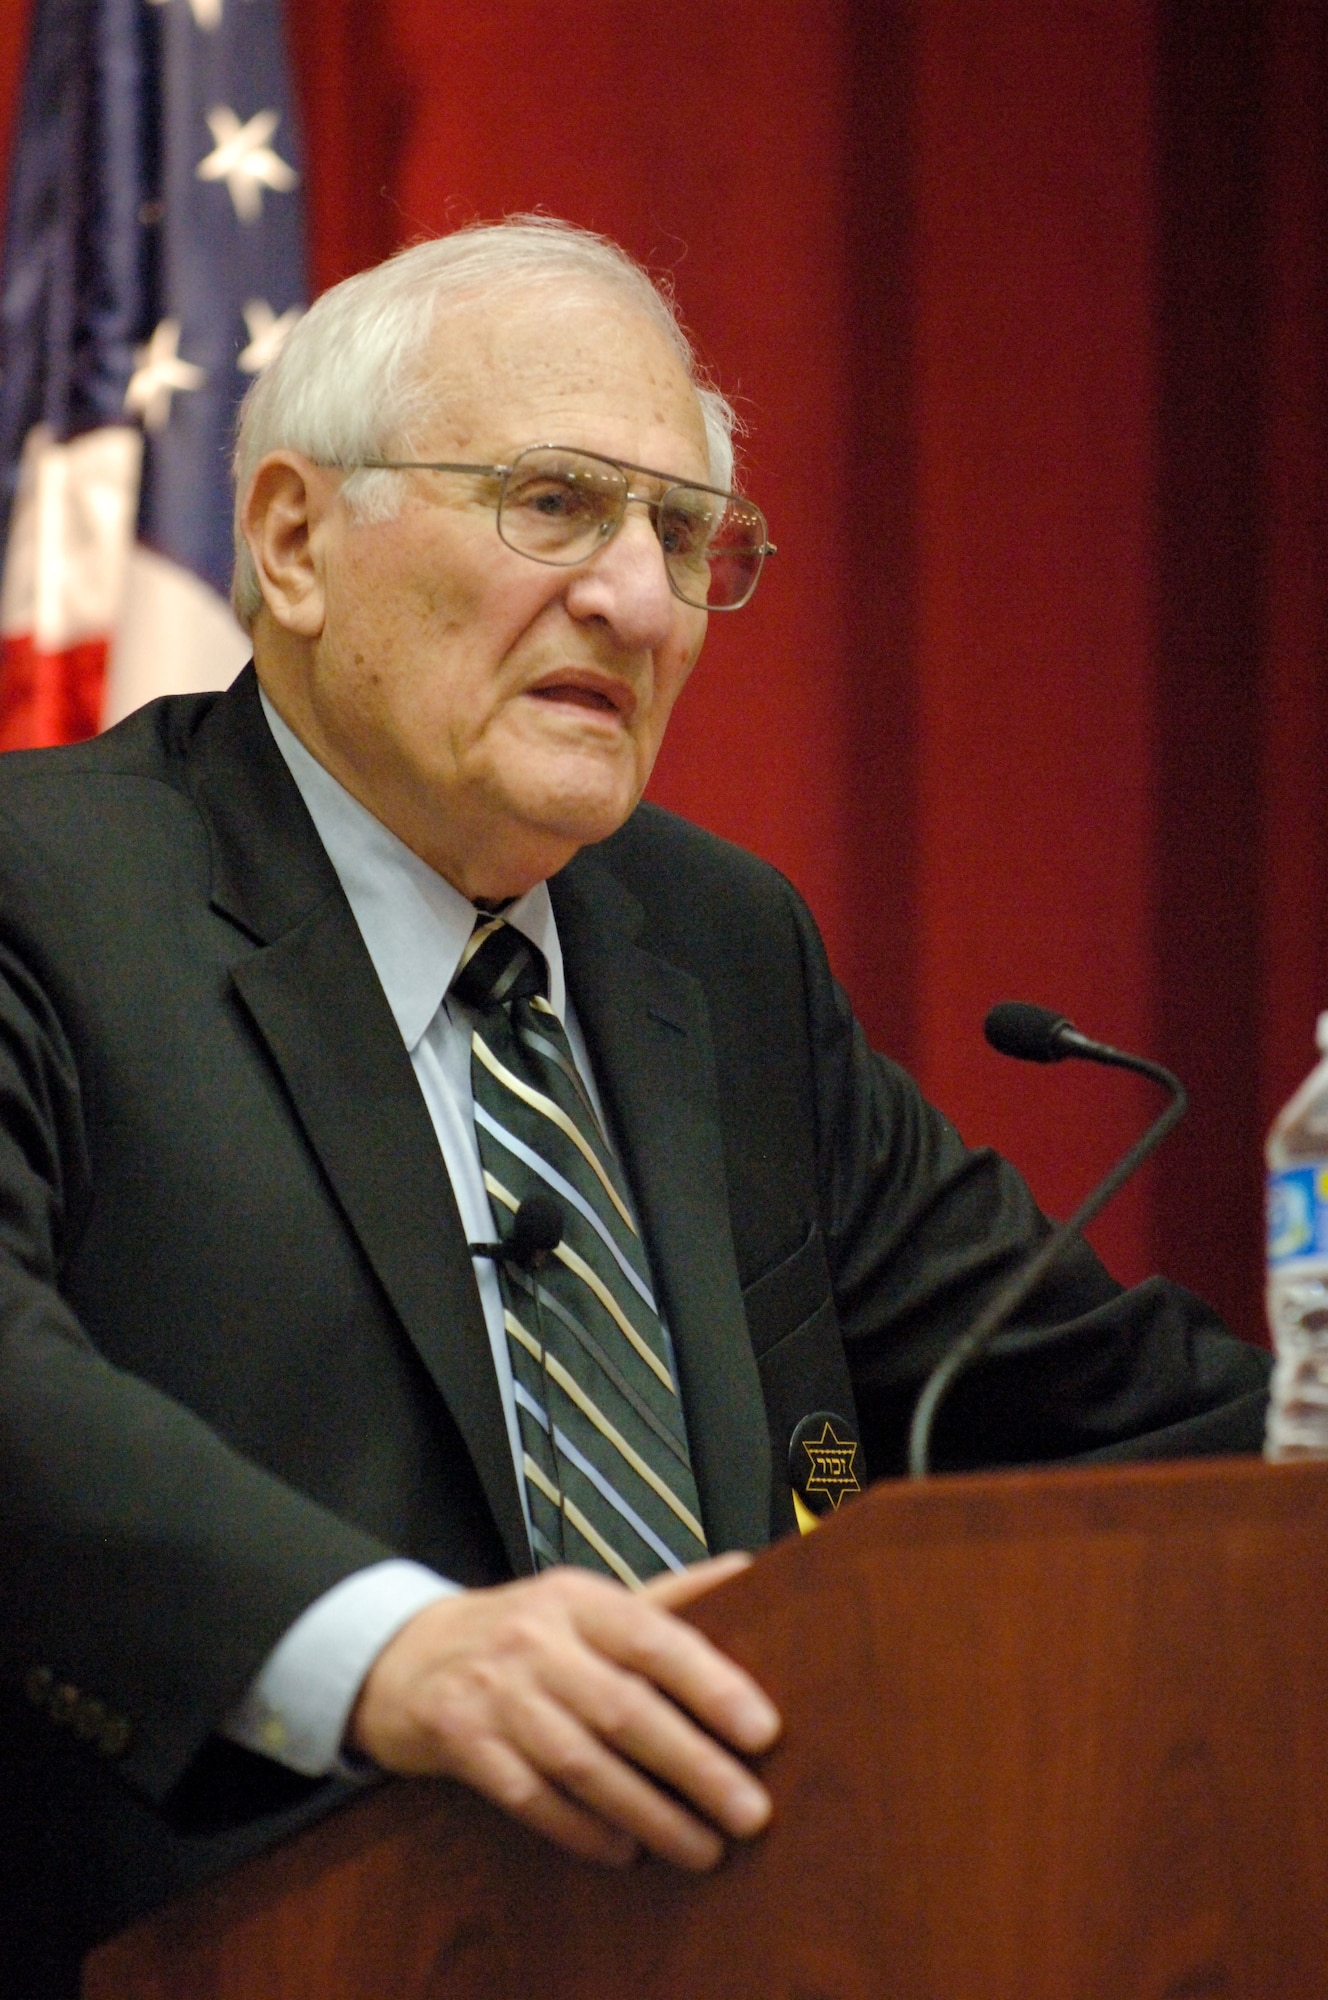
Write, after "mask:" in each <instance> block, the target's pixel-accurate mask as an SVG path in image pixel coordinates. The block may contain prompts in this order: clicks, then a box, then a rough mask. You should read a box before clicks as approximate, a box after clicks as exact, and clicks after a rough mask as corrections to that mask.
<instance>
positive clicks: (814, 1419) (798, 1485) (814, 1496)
mask: <svg viewBox="0 0 1328 2000" xmlns="http://www.w3.org/2000/svg"><path fill="white" fill-rule="evenodd" d="M858 1450H859V1445H858V1439H857V1435H856V1433H855V1431H854V1428H853V1425H852V1424H851V1423H849V1421H848V1419H847V1418H846V1417H841V1416H839V1415H838V1414H837V1412H836V1411H834V1410H813V1412H812V1413H811V1415H810V1416H807V1417H804V1418H803V1419H802V1421H801V1423H799V1424H797V1425H795V1427H794V1431H793V1435H792V1437H791V1438H790V1439H789V1461H788V1469H789V1484H790V1486H791V1487H792V1488H793V1511H794V1513H795V1514H796V1515H797V1519H798V1526H799V1528H800V1529H801V1530H802V1532H803V1534H804V1535H807V1534H810V1533H811V1531H812V1529H813V1528H814V1527H815V1526H816V1524H817V1521H818V1520H819V1519H820V1517H821V1516H822V1515H824V1514H833V1513H835V1512H836V1511H837V1510H838V1508H839V1507H840V1505H841V1504H842V1502H843V1501H845V1500H847V1499H849V1498H850V1497H851V1496H852V1495H853V1494H854V1493H860V1492H861V1491H862V1481H861V1480H860V1479H859V1477H858Z"/></svg>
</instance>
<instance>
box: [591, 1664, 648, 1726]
mask: <svg viewBox="0 0 1328 2000" xmlns="http://www.w3.org/2000/svg"><path fill="white" fill-rule="evenodd" d="M651 1699H652V1695H651V1689H650V1688H649V1687H648V1685H647V1684H646V1682H645V1681H644V1680H642V1679H641V1677H640V1676H639V1675H638V1674H630V1673H620V1674H618V1675H616V1676H615V1678H614V1681H613V1685H612V1686H611V1687H609V1688H607V1689H606V1690H605V1692H604V1694H603V1695H602V1697H601V1699H600V1703H599V1713H598V1722H599V1727H600V1729H601V1731H602V1732H603V1734H604V1735H605V1736H607V1737H610V1738H611V1739H612V1740H613V1741H614V1742H615V1743H617V1742H621V1741H622V1740H623V1739H624V1738H625V1737H628V1736H633V1735H635V1734H636V1733H637V1732H638V1731H639V1730H640V1729H641V1727H642V1725H643V1724H644V1723H645V1721H646V1719H647V1716H648V1713H649V1710H650V1706H651Z"/></svg>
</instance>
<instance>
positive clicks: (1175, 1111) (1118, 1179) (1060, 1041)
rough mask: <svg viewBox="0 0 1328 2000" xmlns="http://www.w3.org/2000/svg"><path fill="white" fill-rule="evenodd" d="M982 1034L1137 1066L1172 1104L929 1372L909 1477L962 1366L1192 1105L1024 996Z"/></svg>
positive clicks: (1154, 1071)
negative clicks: (1163, 1091)
mask: <svg viewBox="0 0 1328 2000" xmlns="http://www.w3.org/2000/svg"><path fill="white" fill-rule="evenodd" d="M983 1032H984V1033H985V1035H986V1037H987V1040H988V1041H989V1042H990V1043H991V1046H992V1047H993V1048H994V1049H996V1050H998V1051H999V1052H1000V1054H1001V1055H1006V1056H1014V1057H1016V1058H1018V1060H1020V1061H1022V1062H1040V1063H1051V1062H1063V1061H1064V1060H1065V1058H1066V1057H1067V1056H1079V1057H1083V1058H1085V1059H1086V1060H1087V1061H1089V1062H1097V1063H1106V1064H1108V1065H1109V1066H1110V1067H1111V1068H1112V1069H1131V1070H1134V1071H1136V1072H1137V1074H1138V1075H1140V1076H1146V1077H1149V1078H1151V1079H1152V1081H1153V1082H1154V1083H1160V1084H1161V1086H1162V1088H1163V1089H1164V1090H1165V1091H1166V1092H1167V1093H1168V1094H1169V1096H1170V1099H1171V1101H1170V1103H1169V1104H1168V1105H1167V1107H1166V1109H1165V1110H1164V1111H1163V1113H1162V1115H1161V1117H1160V1118H1157V1119H1155V1120H1154V1122H1153V1123H1152V1124H1151V1125H1150V1126H1149V1128H1148V1130H1147V1131H1146V1132H1145V1133H1144V1135H1143V1137H1142V1138H1141V1139H1138V1140H1136V1141H1135V1143H1134V1145H1133V1146H1131V1148H1130V1150H1129V1152H1128V1153H1126V1154H1124V1156H1123V1157H1122V1158H1121V1159H1119V1160H1118V1161H1117V1162H1116V1164H1115V1166H1114V1167H1113V1168H1112V1169H1111V1171H1110V1173H1108V1174H1107V1175H1106V1176H1105V1177H1104V1178H1103V1179H1102V1180H1101V1181H1099V1183H1098V1185H1097V1186H1096V1187H1095V1188H1094V1189H1093V1192H1092V1193H1091V1194H1090V1195H1089V1196H1088V1198H1087V1200H1086V1201H1084V1202H1081V1203H1080V1205H1079V1207H1078V1208H1077V1209H1076V1210H1075V1212H1074V1214H1073V1215H1072V1216H1071V1217H1070V1218H1069V1220H1068V1221H1067V1222H1061V1223H1058V1224H1057V1225H1056V1227H1055V1228H1054V1229H1053V1230H1052V1231H1051V1233H1050V1235H1049V1236H1046V1237H1044V1238H1043V1240H1042V1242H1041V1243H1040V1244H1039V1245H1038V1247H1037V1249H1036V1250H1035V1251H1034V1252H1033V1254H1032V1256H1031V1257H1029V1258H1028V1260H1027V1262H1026V1263H1024V1264H1021V1265H1020V1267H1019V1269H1018V1270H1017V1271H1016V1272H1015V1274H1014V1276H1013V1278H1011V1280H1010V1282H1009V1283H1008V1284H1007V1285H1003V1286H1002V1287H1001V1289H1000V1290H999V1291H998V1292H997V1293H996V1295H995V1297H994V1298H992V1299H990V1300H989V1301H988V1302H987V1305H986V1307H985V1308H984V1310H983V1311H982V1312H980V1313H979V1314H978V1316H977V1318H976V1319H975V1320H974V1322H973V1324H972V1325H971V1326H970V1327H969V1328H968V1330H967V1332H965V1333H962V1334H960V1336H959V1338H958V1339H957V1340H956V1341H954V1342H953V1344H952V1345H951V1346H950V1347H948V1348H947V1349H946V1351H945V1353H944V1354H943V1355H942V1356H941V1358H940V1360H939V1361H938V1362H937V1364H936V1366H935V1367H934V1368H933V1369H932V1371H931V1374H930V1375H929V1376H928V1377H927V1380H926V1383H925V1385H924V1387H923V1390H922V1394H921V1395H920V1396H919V1397H918V1401H917V1407H916V1408H915V1409H914V1412H913V1423H912V1427H911V1429H910V1431H909V1439H908V1470H909V1477H910V1478H911V1479H923V1478H925V1477H926V1475H927V1473H928V1472H929V1471H930V1469H931V1438H932V1431H933V1429H934V1427H935V1423H936V1414H937V1411H938V1410H939V1409H940V1407H941V1404H942V1402H943V1401H944V1400H945V1398H946V1396H948V1395H949V1393H950V1391H951V1389H952V1388H953V1387H954V1385H955V1383H956V1381H957V1380H958V1379H959V1377H960V1376H961V1375H962V1374H963V1372H964V1370H965V1369H966V1368H969V1367H971V1366H972V1364H973V1362H974V1361H976V1360H977V1358H978V1356H979V1355H980V1354H982V1353H983V1352H984V1350H985V1349H986V1348H987V1347H988V1346H989V1345H990V1344H991V1342H992V1340H993V1339H994V1338H995V1336H996V1335H997V1334H998V1333H999V1332H1000V1330H1001V1328H1002V1327H1003V1326H1004V1325H1005V1322H1006V1321H1007V1320H1008V1319H1009V1317H1010V1315H1011V1314H1012V1313H1013V1312H1014V1311H1015V1309H1016V1308H1017V1307H1018V1306H1021V1305H1022V1304H1023V1302H1024V1300H1025V1299H1026V1298H1027V1297H1028V1295H1029V1293H1030V1292H1031V1291H1032V1290H1033V1287H1034V1286H1035V1285H1037V1284H1038V1283H1039V1282H1040V1281H1041V1279H1042V1278H1043V1277H1044V1276H1045V1275H1046V1273H1047V1272H1048V1271H1049V1270H1050V1268H1051V1266H1052V1265H1053V1264H1054V1263H1055V1262H1056V1260H1057V1258H1058V1257H1060V1256H1061V1255H1062V1253H1063V1252H1064V1250H1065V1248H1066V1246H1067V1245H1068V1244H1069V1242H1070V1241H1071V1239H1072V1238H1073V1237H1075V1236H1077V1235H1078V1234H1079V1232H1080V1230H1082V1229H1083V1227H1084V1226H1085V1224H1086V1223H1089V1222H1091V1221H1092V1219H1093V1217H1094V1216H1095V1215H1096V1214H1097V1213H1098V1211H1099V1209H1102V1208H1105V1207H1106V1205H1107V1203H1108V1202H1109V1201H1110V1200H1111V1197H1112V1196H1113V1195H1114V1194H1115V1193H1116V1191H1117V1189H1119V1188H1121V1187H1122V1186H1124V1184H1125V1182H1126V1181H1127V1180H1128V1179H1129V1178H1130V1175H1131V1174H1132V1173H1133V1172H1134V1170H1135V1168H1136V1167H1138V1166H1141V1165H1142V1164H1143V1162H1144V1161H1145V1160H1146V1159H1147V1158H1148V1155H1149V1154H1150V1153H1151V1152H1152V1151H1153V1149H1154V1148H1155V1147H1156V1146H1160V1145H1161V1143H1162V1141H1163V1140H1164V1139H1165V1138H1166V1136H1167V1134H1168V1132H1170V1131H1171V1130H1172V1129H1173V1127H1174V1126H1176V1125H1179V1123H1180V1121H1181V1119H1182V1118H1183V1117H1184V1116H1185V1110H1186V1105H1187V1104H1188V1102H1189V1100H1188V1098H1187V1097H1186V1095H1185V1087H1184V1085H1183V1084H1182V1083H1181V1082H1180V1080H1179V1078H1178V1077H1175V1076H1173V1075H1172V1073H1171V1071H1170V1070H1169V1069H1163V1067H1162V1065H1161V1063H1155V1062H1149V1061H1148V1059H1147V1058H1146V1057H1145V1056H1134V1055H1128V1054H1126V1052H1125V1051H1124V1050H1123V1049H1113V1048H1111V1047H1109V1046H1108V1044H1107V1043H1106V1042H1094V1041H1090V1040H1089V1038H1088V1036H1087V1035H1081V1034H1080V1033H1079V1030H1078V1029H1077V1028H1076V1027H1074V1026H1073V1025H1072V1024H1071V1023H1070V1022H1069V1021H1068V1020H1067V1019H1066V1017H1065V1015H1064V1014H1055V1013H1053V1012H1052V1010H1051V1009H1050V1008H1049V1007H1033V1006H1030V1005H1029V1004H1028V1003H1027V1002H1026V1001H1023V1000H1003V1001H1002V1002H1001V1004H1000V1005H999V1006H998V1007H993V1008H992V1010H991V1012H990V1013H989V1014H988V1016H987V1019H986V1023H985V1025H984V1029H983Z"/></svg>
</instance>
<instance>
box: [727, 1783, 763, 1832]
mask: <svg viewBox="0 0 1328 2000" xmlns="http://www.w3.org/2000/svg"><path fill="white" fill-rule="evenodd" d="M770 1810H771V1805H770V1794H769V1792H767V1791H766V1789H765V1787H764V1785H758V1784H757V1783H756V1781H755V1780H754V1779H747V1780H745V1781H744V1782H743V1783H741V1784H736V1785H734V1786H733V1788H732V1790H731V1791H730V1793H729V1810H728V1819H727V1822H726V1823H727V1825H728V1828H729V1831H730V1832H731V1833H735V1834H737V1835H738V1837H739V1838H740V1839H747V1838H749V1837H750V1836H751V1835H752V1834H754V1833H759V1832H760V1831H761V1828H762V1827H763V1826H764V1825H765V1823H766V1821H767V1820H768V1819H769V1817H770Z"/></svg>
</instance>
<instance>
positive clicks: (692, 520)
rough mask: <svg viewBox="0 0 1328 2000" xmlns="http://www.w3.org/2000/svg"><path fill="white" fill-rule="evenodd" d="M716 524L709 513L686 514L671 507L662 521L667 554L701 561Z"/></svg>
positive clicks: (661, 538) (687, 559) (661, 535)
mask: <svg viewBox="0 0 1328 2000" xmlns="http://www.w3.org/2000/svg"><path fill="white" fill-rule="evenodd" d="M714 525H715V524H714V522H713V521H712V520H711V518H710V516H709V515H708V514H684V513H680V512H677V511H674V510H673V509H670V511H669V513H668V514H667V515H666V516H665V518H664V520H663V521H662V522H661V523H660V540H661V542H662V543H663V544H664V553H665V555H666V556H678V557H680V558H681V559H682V560H683V561H684V562H686V561H691V560H696V561H700V560H701V559H702V558H703V557H704V556H705V553H706V550H707V549H708V548H709V546H710V537H711V535H712V533H713V532H714Z"/></svg>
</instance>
